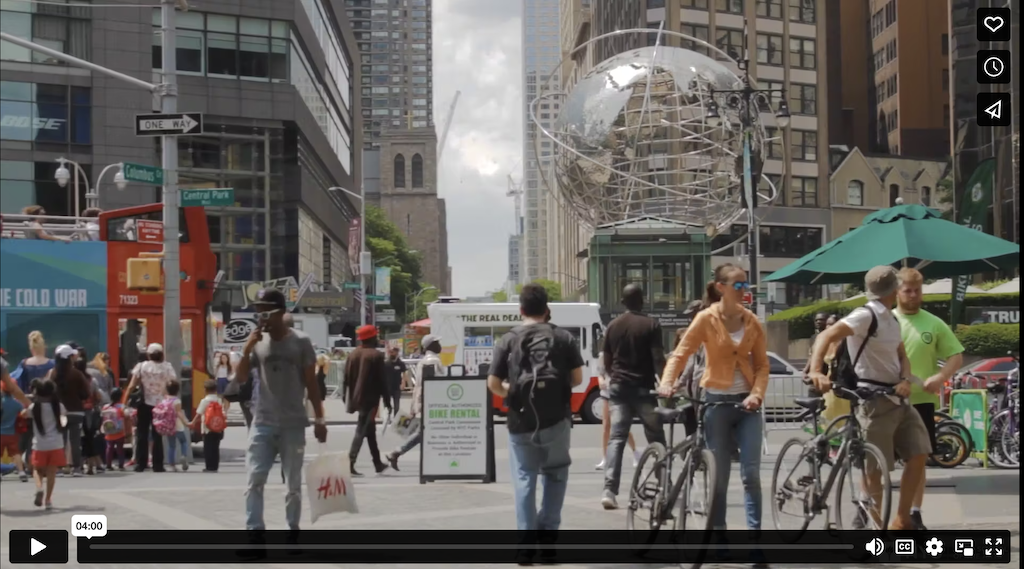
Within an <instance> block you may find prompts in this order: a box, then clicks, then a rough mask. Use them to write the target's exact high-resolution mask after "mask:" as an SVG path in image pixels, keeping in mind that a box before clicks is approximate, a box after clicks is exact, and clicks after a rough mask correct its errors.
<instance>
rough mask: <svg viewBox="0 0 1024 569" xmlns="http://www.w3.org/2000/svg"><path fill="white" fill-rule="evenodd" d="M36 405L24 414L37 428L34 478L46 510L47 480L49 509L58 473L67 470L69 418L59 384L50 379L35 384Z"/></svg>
mask: <svg viewBox="0 0 1024 569" xmlns="http://www.w3.org/2000/svg"><path fill="white" fill-rule="evenodd" d="M32 394H33V395H34V396H35V397H34V399H33V402H32V405H29V407H28V409H25V410H24V411H22V414H23V415H24V416H25V417H28V418H29V419H30V420H31V421H32V423H33V425H32V426H33V427H34V431H33V434H32V477H33V478H34V479H35V481H36V499H35V504H36V506H43V505H44V501H43V479H44V478H45V479H46V501H45V506H46V509H47V510H49V509H50V508H52V507H53V502H52V499H53V487H54V485H56V483H57V469H58V468H63V467H65V466H67V464H68V463H67V458H66V457H65V456H64V428H65V426H66V425H67V414H66V412H65V410H64V405H62V404H61V403H60V399H59V398H58V397H57V384H55V383H54V382H53V380H50V379H44V380H42V381H40V380H34V381H33V382H32Z"/></svg>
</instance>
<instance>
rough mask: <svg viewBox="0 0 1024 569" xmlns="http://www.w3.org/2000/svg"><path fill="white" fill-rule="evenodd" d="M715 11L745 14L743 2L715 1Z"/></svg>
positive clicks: (738, 0) (733, 0) (731, 0)
mask: <svg viewBox="0 0 1024 569" xmlns="http://www.w3.org/2000/svg"><path fill="white" fill-rule="evenodd" d="M715 11H716V12H726V13H729V14H742V13H743V0H715Z"/></svg>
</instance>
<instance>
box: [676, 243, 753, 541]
mask: <svg viewBox="0 0 1024 569" xmlns="http://www.w3.org/2000/svg"><path fill="white" fill-rule="evenodd" d="M749 287H750V285H749V283H748V282H747V273H746V271H744V270H743V269H742V268H740V267H738V266H736V265H733V264H730V263H726V264H724V265H719V266H718V267H716V268H715V272H714V279H713V280H712V281H711V282H709V283H708V285H707V289H706V292H705V306H707V308H706V309H705V310H703V311H701V312H700V313H699V314H698V315H697V316H696V318H694V320H693V323H692V324H690V327H689V328H688V329H687V330H686V333H685V334H684V335H683V338H682V340H681V341H680V342H679V345H678V346H676V349H675V350H674V351H673V352H672V355H671V356H670V357H669V358H668V362H667V364H666V366H665V372H664V373H663V374H661V385H660V387H659V388H658V391H659V392H660V393H661V395H662V396H665V397H669V396H671V395H673V392H674V391H675V383H676V382H675V380H676V378H678V377H679V373H680V371H681V370H682V369H683V368H684V367H685V366H686V364H687V362H688V361H689V359H690V358H691V357H692V356H693V355H694V354H695V353H696V352H697V350H699V349H700V348H701V346H703V347H704V351H705V357H706V361H705V368H704V373H703V375H702V377H701V380H700V386H701V388H702V389H703V390H704V396H703V399H704V401H705V402H706V403H719V402H721V403H735V404H736V405H718V406H712V407H709V408H708V410H707V412H706V414H705V416H704V426H705V436H706V437H707V445H708V448H710V449H711V451H712V452H713V453H714V454H715V459H716V464H715V466H716V473H717V475H716V480H715V496H714V507H713V509H712V511H711V521H712V524H713V527H714V528H715V529H719V530H724V529H725V510H726V495H727V493H728V490H729V470H730V466H731V465H730V457H731V456H732V455H733V452H735V451H736V449H737V447H738V450H739V455H740V478H741V479H742V481H743V489H744V494H745V509H746V517H747V526H748V527H749V528H750V529H752V530H759V529H760V528H761V477H760V471H761V442H762V423H761V417H760V416H759V415H758V414H757V413H755V412H756V411H757V410H758V409H760V408H761V404H762V403H763V402H764V394H765V390H766V388H767V387H768V353H767V343H766V338H765V333H764V330H763V329H762V328H761V323H760V322H759V321H758V319H757V316H755V315H754V314H753V313H752V312H751V311H749V310H747V309H746V308H744V307H743V293H744V292H746V291H747V289H748V288H749Z"/></svg>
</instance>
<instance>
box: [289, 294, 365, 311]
mask: <svg viewBox="0 0 1024 569" xmlns="http://www.w3.org/2000/svg"><path fill="white" fill-rule="evenodd" d="M351 296H352V295H351V294H346V293H343V292H336V291H325V292H307V293H306V294H304V295H302V298H300V299H299V302H298V306H299V308H321V309H326V308H348V307H349V306H351V305H352V299H351Z"/></svg>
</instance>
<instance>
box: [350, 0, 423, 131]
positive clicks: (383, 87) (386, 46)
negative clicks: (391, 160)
mask: <svg viewBox="0 0 1024 569" xmlns="http://www.w3.org/2000/svg"><path fill="white" fill-rule="evenodd" d="M345 6H346V8H347V11H348V18H349V21H350V22H351V23H352V30H353V32H354V33H355V37H356V41H357V42H358V47H359V54H360V55H359V66H360V67H359V70H360V73H361V74H362V80H361V83H360V85H359V93H360V97H361V99H362V100H361V101H360V102H361V103H362V131H363V145H364V146H365V147H366V148H367V149H372V148H374V147H376V146H377V145H378V141H377V138H379V137H380V134H381V133H382V132H384V131H385V130H388V129H399V128H407V129H413V128H424V127H429V126H433V125H434V89H433V86H434V65H433V50H432V48H431V39H432V29H433V26H432V14H431V12H432V5H431V2H430V1H429V0H345Z"/></svg>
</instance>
